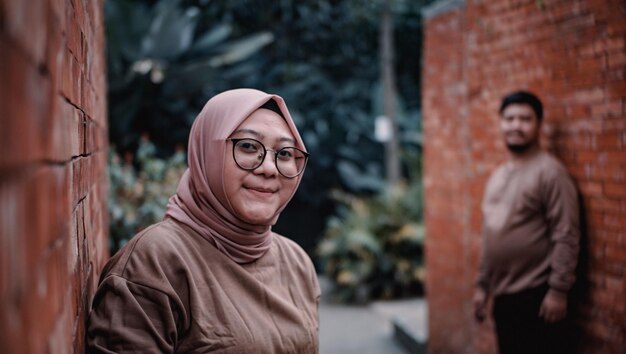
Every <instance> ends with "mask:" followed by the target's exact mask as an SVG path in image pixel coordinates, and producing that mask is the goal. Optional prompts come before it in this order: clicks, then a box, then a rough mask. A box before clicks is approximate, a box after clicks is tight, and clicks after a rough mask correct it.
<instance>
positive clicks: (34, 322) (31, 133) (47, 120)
mask: <svg viewBox="0 0 626 354" xmlns="http://www.w3.org/2000/svg"><path fill="white" fill-rule="evenodd" d="M105 85H106V83H105V61H104V29H103V1H102V0H97V1H92V0H89V1H87V0H47V1H42V0H35V1H23V0H0V352H2V353H29V354H30V353H35V354H36V353H72V352H75V353H82V352H84V349H83V336H84V327H85V326H84V321H85V316H86V313H87V311H88V306H89V302H90V300H91V297H92V294H93V292H94V289H95V285H96V282H97V277H98V272H99V271H100V269H101V266H102V264H103V261H105V260H106V258H107V257H108V244H107V242H108V241H107V229H108V226H107V220H106V183H107V181H106V173H105V172H106V145H107V132H106V129H107V128H106V125H107V123H106V86H105Z"/></svg>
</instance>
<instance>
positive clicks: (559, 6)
mask: <svg viewBox="0 0 626 354" xmlns="http://www.w3.org/2000/svg"><path fill="white" fill-rule="evenodd" d="M444 3H445V4H447V5H450V6H447V8H446V7H440V6H441V5H442V4H444ZM445 4H444V5H445ZM438 9H439V10H441V11H437V10H438ZM424 17H425V35H424V43H425V48H424V49H425V54H424V63H423V68H424V69H423V85H422V86H423V117H424V120H423V128H424V136H425V146H424V154H425V156H424V164H425V166H424V167H425V180H424V183H425V190H426V202H425V203H426V215H425V222H426V227H427V233H428V238H427V241H426V250H427V258H426V261H427V267H428V272H429V273H428V274H429V277H428V281H427V286H428V301H429V308H430V309H429V314H430V318H429V351H430V353H495V352H496V350H495V345H494V337H493V335H492V330H493V327H492V326H493V325H492V324H491V323H487V324H485V325H482V326H479V325H476V324H475V323H474V321H473V317H472V304H471V297H472V293H473V289H474V279H475V275H476V268H477V262H478V256H479V253H480V242H479V241H480V230H481V214H480V202H481V198H482V193H483V188H484V184H485V182H486V179H487V177H488V176H489V173H490V172H491V171H492V170H493V169H494V168H495V166H496V165H497V164H498V163H500V162H502V161H503V160H504V159H505V158H506V153H505V148H504V146H503V144H502V143H501V139H500V136H499V133H498V126H497V121H498V116H497V109H498V106H499V103H500V99H501V97H502V96H503V95H504V94H505V93H507V92H509V91H512V90H515V89H519V88H524V89H529V90H532V91H535V92H536V93H538V94H539V95H540V97H541V98H542V99H543V101H544V103H545V108H546V112H545V113H546V119H545V124H544V134H543V137H542V141H543V144H544V146H545V147H547V148H548V149H549V150H551V151H552V152H553V153H554V154H555V155H556V156H557V157H559V158H560V159H561V160H562V161H563V162H564V163H565V164H566V166H567V168H568V169H569V171H570V173H571V174H572V175H573V176H574V178H575V180H576V182H577V184H578V186H579V187H580V189H581V193H582V197H583V205H584V220H585V222H586V224H587V226H586V232H585V234H586V236H585V237H584V241H583V246H584V248H583V250H582V258H583V262H581V264H582V265H583V267H582V269H581V274H580V280H581V281H580V292H579V293H578V295H577V296H576V298H575V300H576V303H577V308H578V312H577V313H576V315H575V320H576V323H577V325H578V327H579V330H580V331H581V334H580V335H579V336H578V337H577V338H580V340H581V342H582V343H581V345H580V349H579V352H580V353H623V348H624V346H625V345H626V344H625V343H626V337H625V331H626V309H625V306H626V272H625V268H626V180H625V179H626V173H625V170H626V80H625V76H626V20H625V19H626V2H624V1H623V0H605V1H597V0H596V1H593V0H560V1H557V0H542V1H536V0H492V1H479V0H473V1H460V0H458V1H455V0H451V1H450V0H449V1H439V2H438V3H435V4H434V5H433V6H431V7H430V8H428V9H427V10H426V11H425V12H424Z"/></svg>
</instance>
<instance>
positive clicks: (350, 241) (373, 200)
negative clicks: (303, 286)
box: [317, 183, 425, 303]
mask: <svg viewBox="0 0 626 354" xmlns="http://www.w3.org/2000/svg"><path fill="white" fill-rule="evenodd" d="M421 194H422V188H421V184H417V183H416V184H412V185H408V186H407V185H398V186H395V187H393V188H389V189H385V190H384V191H383V192H382V193H380V194H378V195H375V196H372V197H365V198H363V197H355V196H351V195H348V194H345V193H343V192H339V191H336V192H335V193H334V196H335V198H336V199H337V200H338V201H340V202H341V205H342V206H341V207H340V208H339V209H338V215H336V216H332V217H331V218H329V220H328V224H327V229H326V234H325V235H324V238H323V239H322V242H321V243H320V244H319V247H318V249H317V254H318V256H319V259H320V261H321V263H322V265H323V268H324V272H325V274H326V275H327V276H328V277H329V278H330V279H331V280H332V281H333V282H334V283H335V285H336V286H335V293H334V296H335V299H336V300H338V301H342V302H357V303H363V302H366V301H368V300H370V299H376V298H383V299H388V298H394V297H401V296H406V295H416V294H420V293H421V292H422V289H423V287H422V284H423V281H424V276H425V271H424V259H423V244H424V228H423V226H422V225H421V224H420V223H419V222H418V220H421V218H422V207H421V206H422V203H421V199H422V195H421Z"/></svg>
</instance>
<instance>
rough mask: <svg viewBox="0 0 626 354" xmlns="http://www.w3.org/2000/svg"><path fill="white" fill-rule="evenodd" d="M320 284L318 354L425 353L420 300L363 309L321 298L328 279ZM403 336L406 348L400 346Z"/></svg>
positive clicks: (376, 304) (379, 303)
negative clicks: (407, 338) (423, 351)
mask: <svg viewBox="0 0 626 354" xmlns="http://www.w3.org/2000/svg"><path fill="white" fill-rule="evenodd" d="M320 285H321V287H322V294H323V295H322V301H321V303H320V312H319V316H320V354H407V353H420V352H422V350H425V342H426V338H427V335H428V334H427V333H426V303H425V301H424V300H423V299H422V298H415V299H408V300H397V301H377V302H373V303H371V304H369V305H367V306H352V305H342V304H334V303H330V302H329V301H328V299H327V297H326V296H324V294H328V293H329V292H330V289H331V288H330V283H329V282H328V280H326V279H324V278H321V279H320ZM399 333H400V336H399V335H398V334H399ZM406 336H408V337H409V341H408V342H409V343H410V344H409V345H408V347H404V346H403V345H402V344H401V343H403V344H404V345H405V346H406V345H407V340H406ZM400 338H402V340H399V339H400ZM415 343H420V344H417V345H415ZM421 344H423V348H422V346H421Z"/></svg>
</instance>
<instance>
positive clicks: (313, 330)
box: [87, 219, 320, 353]
mask: <svg viewBox="0 0 626 354" xmlns="http://www.w3.org/2000/svg"><path fill="white" fill-rule="evenodd" d="M319 296H320V289H319V285H318V283H317V277H316V274H315V270H314V268H313V265H312V262H311V260H310V259H309V257H308V256H307V255H306V253H305V252H304V251H303V250H302V249H301V248H300V247H299V246H298V245H296V244H295V243H294V242H293V241H290V240H288V239H286V238H284V237H282V236H279V235H277V234H274V235H273V242H272V246H271V248H270V250H269V251H268V252H267V253H266V254H265V255H264V256H262V257H261V258H260V259H258V260H256V261H254V262H252V263H249V264H243V265H242V264H237V263H235V262H233V261H231V260H230V259H229V258H228V257H226V256H225V255H223V254H222V253H221V252H220V251H218V250H217V249H216V248H215V247H213V246H212V245H211V244H210V243H209V242H207V241H206V240H205V239H204V238H202V237H201V236H200V235H198V234H196V233H194V232H193V231H192V230H191V229H189V228H186V227H185V226H184V225H181V224H179V223H177V222H176V221H174V220H172V219H166V220H165V221H163V222H160V223H158V224H156V225H153V226H152V227H150V228H148V229H146V230H145V231H143V232H141V233H140V234H138V235H137V236H135V237H134V238H133V239H132V240H131V241H130V242H129V243H128V244H127V245H126V246H125V247H124V248H123V249H122V250H120V251H119V252H118V253H117V254H116V255H115V256H114V257H113V258H112V259H111V260H110V261H109V263H108V264H107V265H106V267H105V269H104V271H103V274H102V277H101V281H100V285H99V288H98V290H97V292H96V294H95V298H94V300H93V305H92V311H91V313H90V315H89V323H88V328H87V348H88V349H87V350H88V352H89V353H207V352H211V353H317V351H318V327H319V324H318V315H317V307H318V304H319Z"/></svg>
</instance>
